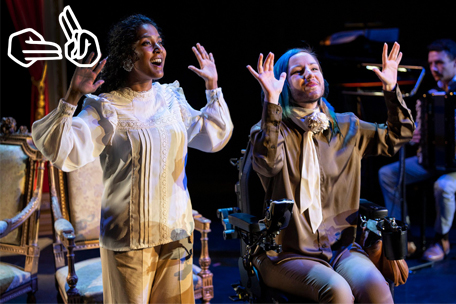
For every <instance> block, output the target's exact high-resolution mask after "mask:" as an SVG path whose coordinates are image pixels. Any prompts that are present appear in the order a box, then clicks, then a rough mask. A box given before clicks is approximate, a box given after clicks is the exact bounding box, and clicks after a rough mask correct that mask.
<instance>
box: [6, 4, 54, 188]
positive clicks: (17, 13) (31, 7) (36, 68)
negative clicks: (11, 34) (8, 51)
mask: <svg viewBox="0 0 456 304" xmlns="http://www.w3.org/2000/svg"><path fill="white" fill-rule="evenodd" d="M6 4H7V6H8V11H9V13H10V15H11V19H12V20H13V23H14V27H15V29H16V31H20V30H23V29H26V28H32V29H34V30H35V31H37V32H38V33H40V34H41V35H42V36H43V37H44V38H45V39H46V36H45V35H44V24H43V19H44V1H43V0H27V1H23V0H6ZM18 38H19V41H20V44H21V48H22V49H23V50H24V49H36V50H39V49H44V47H43V46H42V45H28V44H25V39H26V38H25V37H24V35H20V36H18ZM44 64H45V62H44V61H42V60H39V61H37V62H35V63H34V64H32V65H31V66H30V67H29V68H28V70H29V72H30V76H31V77H33V79H34V80H35V81H40V80H41V78H42V76H43V69H44ZM18 68H22V67H20V66H19V65H18ZM45 79H46V78H45ZM30 82H31V86H32V90H31V92H32V94H31V107H30V109H31V111H30V126H32V124H33V122H34V121H35V120H36V117H35V112H36V111H37V102H38V100H39V97H40V94H39V91H38V88H37V86H36V85H34V84H33V83H32V81H30ZM44 102H45V104H44V115H46V114H47V113H49V98H48V89H47V80H46V81H45V83H44ZM45 172H46V173H45V175H44V183H43V192H49V183H48V178H47V166H46V169H45Z"/></svg>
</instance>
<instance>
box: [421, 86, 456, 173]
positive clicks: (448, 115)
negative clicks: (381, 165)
mask: <svg viewBox="0 0 456 304" xmlns="http://www.w3.org/2000/svg"><path fill="white" fill-rule="evenodd" d="M423 97H424V98H423V99H422V100H421V109H420V111H419V112H421V113H419V112H418V113H417V114H418V115H419V116H420V118H421V139H420V150H421V153H422V155H421V157H419V158H418V159H419V163H420V164H421V165H422V166H423V167H424V168H426V169H427V170H430V171H445V172H449V171H456V158H455V157H456V151H455V148H456V147H455V128H456V112H455V109H456V93H455V92H450V93H445V92H435V93H432V94H428V95H424V96H423ZM417 111H418V109H417Z"/></svg>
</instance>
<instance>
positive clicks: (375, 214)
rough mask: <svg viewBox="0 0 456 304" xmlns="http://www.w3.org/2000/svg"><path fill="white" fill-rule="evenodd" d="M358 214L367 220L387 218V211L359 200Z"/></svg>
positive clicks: (369, 202) (364, 200)
mask: <svg viewBox="0 0 456 304" xmlns="http://www.w3.org/2000/svg"><path fill="white" fill-rule="evenodd" d="M359 214H360V215H363V216H365V217H366V218H367V219H368V220H369V219H383V218H385V217H387V216H388V209H386V207H383V206H380V205H377V204H375V203H373V202H371V201H368V200H366V199H360V200H359Z"/></svg>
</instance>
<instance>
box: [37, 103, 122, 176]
mask: <svg viewBox="0 0 456 304" xmlns="http://www.w3.org/2000/svg"><path fill="white" fill-rule="evenodd" d="M87 97H88V98H86V100H85V101H84V105H83V109H82V111H81V112H80V113H79V115H78V116H76V117H73V114H74V112H75V111H76V106H73V105H71V104H69V103H67V102H65V101H64V100H63V99H61V100H60V102H59V105H58V106H57V108H56V109H55V110H53V111H52V112H50V113H49V114H48V115H46V116H45V117H44V118H42V119H40V120H38V121H36V122H34V124H33V126H32V137H33V141H34V143H35V145H36V146H37V148H38V149H39V150H40V151H41V152H42V153H43V155H44V156H45V157H46V158H47V159H48V160H49V161H51V162H52V163H53V164H54V165H55V166H56V167H58V168H60V169H62V170H63V171H73V170H76V169H78V168H80V167H82V166H84V165H85V164H87V163H89V162H92V161H93V160H95V158H96V157H98V156H99V155H100V154H101V152H102V151H103V149H104V148H105V146H107V145H110V144H111V142H112V137H113V135H114V132H115V127H116V125H117V114H116V111H115V109H114V108H113V107H112V105H111V104H110V103H109V102H108V101H107V100H104V99H102V98H99V97H97V96H94V95H90V94H89V95H87Z"/></svg>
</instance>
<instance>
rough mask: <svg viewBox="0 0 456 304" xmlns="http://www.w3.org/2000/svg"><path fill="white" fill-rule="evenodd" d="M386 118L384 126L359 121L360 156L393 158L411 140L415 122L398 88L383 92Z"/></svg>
mask: <svg viewBox="0 0 456 304" xmlns="http://www.w3.org/2000/svg"><path fill="white" fill-rule="evenodd" d="M384 95H385V102H386V108H387V110H388V118H387V122H386V124H376V123H368V122H364V121H361V120H360V121H359V129H360V133H361V134H360V135H361V136H360V137H359V145H358V147H359V149H360V152H361V153H362V156H368V155H384V156H393V155H394V154H395V153H396V152H397V151H398V150H399V149H400V147H401V146H402V145H404V144H405V143H407V142H409V141H410V140H411V139H412V135H413V131H414V130H415V122H414V121H413V117H412V114H411V112H410V110H409V109H408V108H407V105H406V104H405V101H404V100H403V99H402V94H401V92H400V90H399V86H396V90H395V91H392V92H384Z"/></svg>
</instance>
